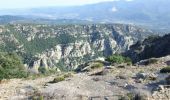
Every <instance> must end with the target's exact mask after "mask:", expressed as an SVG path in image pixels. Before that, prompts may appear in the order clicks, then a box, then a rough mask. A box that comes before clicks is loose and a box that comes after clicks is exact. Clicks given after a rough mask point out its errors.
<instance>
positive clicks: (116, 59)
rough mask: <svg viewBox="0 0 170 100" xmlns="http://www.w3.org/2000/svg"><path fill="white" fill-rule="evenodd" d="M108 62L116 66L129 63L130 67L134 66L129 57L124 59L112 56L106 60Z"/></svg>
mask: <svg viewBox="0 0 170 100" xmlns="http://www.w3.org/2000/svg"><path fill="white" fill-rule="evenodd" d="M106 61H108V62H111V63H116V64H122V63H127V64H128V65H131V64H132V60H131V59H130V58H129V57H124V56H122V55H118V54H115V55H112V56H109V57H107V58H106Z"/></svg>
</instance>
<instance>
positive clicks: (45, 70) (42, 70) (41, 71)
mask: <svg viewBox="0 0 170 100" xmlns="http://www.w3.org/2000/svg"><path fill="white" fill-rule="evenodd" d="M38 71H39V72H40V73H42V74H45V73H46V72H47V69H46V68H45V67H39V68H38Z"/></svg>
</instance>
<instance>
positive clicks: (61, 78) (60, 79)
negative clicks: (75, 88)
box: [50, 76, 65, 83]
mask: <svg viewBox="0 0 170 100" xmlns="http://www.w3.org/2000/svg"><path fill="white" fill-rule="evenodd" d="M64 80H65V78H64V76H57V77H56V78H54V80H53V81H51V82H50V83H58V82H61V81H64Z"/></svg>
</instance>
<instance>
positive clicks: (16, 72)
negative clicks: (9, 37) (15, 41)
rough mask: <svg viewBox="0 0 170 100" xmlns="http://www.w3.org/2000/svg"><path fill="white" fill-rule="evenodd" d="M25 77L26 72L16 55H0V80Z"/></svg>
mask: <svg viewBox="0 0 170 100" xmlns="http://www.w3.org/2000/svg"><path fill="white" fill-rule="evenodd" d="M25 77H27V72H26V70H25V67H24V65H23V64H22V61H21V59H20V57H19V56H18V55H17V54H15V53H0V80H2V79H11V78H25Z"/></svg>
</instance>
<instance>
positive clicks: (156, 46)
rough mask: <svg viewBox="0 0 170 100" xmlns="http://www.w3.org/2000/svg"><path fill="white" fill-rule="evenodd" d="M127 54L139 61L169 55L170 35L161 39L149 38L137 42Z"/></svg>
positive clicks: (158, 37) (157, 37) (156, 37)
mask: <svg viewBox="0 0 170 100" xmlns="http://www.w3.org/2000/svg"><path fill="white" fill-rule="evenodd" d="M127 54H128V55H129V56H130V57H131V58H132V59H134V61H140V60H143V59H148V58H152V57H163V56H166V55H169V54H170V34H167V35H165V36H163V37H160V36H150V37H148V38H147V39H145V40H144V41H138V42H137V43H136V44H134V45H132V46H131V47H130V50H129V51H128V52H127Z"/></svg>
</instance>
